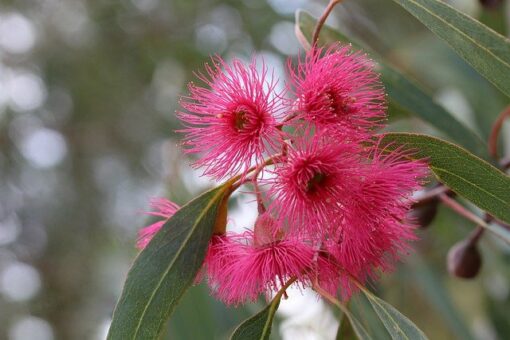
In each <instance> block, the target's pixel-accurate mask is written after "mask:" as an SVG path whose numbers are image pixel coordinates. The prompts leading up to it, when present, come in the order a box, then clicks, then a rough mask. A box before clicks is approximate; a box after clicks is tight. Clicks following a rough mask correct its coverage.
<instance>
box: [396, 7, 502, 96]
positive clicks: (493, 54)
mask: <svg viewBox="0 0 510 340" xmlns="http://www.w3.org/2000/svg"><path fill="white" fill-rule="evenodd" d="M393 1H395V2H396V3H397V4H399V5H400V6H402V7H403V8H404V9H406V10H407V11H408V12H409V13H411V14H412V15H413V16H415V17H416V18H417V19H418V20H420V21H421V22H422V23H423V24H424V25H425V26H427V27H428V28H429V29H430V30H431V31H432V32H433V33H434V34H436V35H437V36H439V37H440V38H442V39H443V40H444V41H446V42H447V43H448V44H449V45H450V46H451V47H452V48H453V50H454V51H455V52H456V53H457V54H459V55H460V56H461V57H462V58H464V59H465V60H466V61H467V62H468V63H469V64H470V65H471V66H473V68H474V69H476V70H477V71H478V72H479V73H480V74H481V75H483V76H484V77H485V78H487V79H488V80H489V81H490V82H492V83H493V84H494V85H495V86H496V87H497V88H499V89H500V90H501V91H502V92H503V93H505V94H506V95H507V96H510V76H509V75H510V40H508V38H505V37H504V36H502V35H501V34H499V33H497V32H495V31H493V30H492V29H490V28H489V27H487V26H485V25H483V24H482V23H480V22H478V21H476V20H474V19H473V18H471V17H469V16H467V15H465V14H463V13H461V12H459V11H458V10H456V9H455V8H453V7H451V6H450V5H448V4H446V3H444V2H443V1H438V0H393Z"/></svg>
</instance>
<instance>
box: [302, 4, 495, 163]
mask: <svg viewBox="0 0 510 340" xmlns="http://www.w3.org/2000/svg"><path fill="white" fill-rule="evenodd" d="M316 21H317V20H316V19H315V18H314V17H312V16H311V15H310V14H308V13H307V12H304V11H298V12H297V13H296V23H297V30H296V31H297V33H298V35H301V37H302V38H301V40H303V39H305V40H306V41H307V42H309V41H310V39H311V36H312V32H313V28H314V27H315V23H316ZM337 41H342V42H346V43H352V44H353V47H354V48H355V49H364V50H369V49H368V48H367V47H366V46H363V47H361V45H360V44H359V43H356V42H355V41H352V40H351V39H348V38H347V37H345V36H344V35H342V34H341V33H339V32H337V31H335V30H333V29H332V28H330V27H327V26H324V27H323V28H322V30H321V34H320V36H319V44H321V45H325V44H331V43H334V42H337ZM370 55H371V56H372V57H373V58H375V59H376V60H377V61H378V63H379V66H380V68H379V72H380V73H381V80H382V82H383V83H384V86H385V88H386V92H387V93H388V97H389V103H388V106H389V107H388V111H389V116H390V118H392V116H393V115H395V114H397V115H398V116H404V115H415V116H417V117H419V118H421V119H422V120H424V121H426V122H427V123H429V124H431V125H432V126H434V127H436V128H437V129H438V130H439V131H441V132H443V133H445V134H446V135H447V136H449V137H451V138H452V139H453V140H454V141H456V142H457V143H459V144H461V145H462V146H464V147H465V148H467V149H468V150H470V151H472V152H474V153H475V154H477V155H479V156H481V157H483V158H488V155H487V147H486V146H485V143H484V142H483V141H482V140H481V139H480V137H478V136H477V135H476V134H475V133H474V132H473V131H471V130H470V129H469V128H467V127H466V126H465V125H464V124H462V123H461V122H459V121H458V120H457V119H456V118H455V117H454V116H453V115H452V114H451V113H450V112H448V111H447V110H446V109H445V108H443V107H442V106H440V105H438V104H436V103H435V102H434V101H433V99H432V97H431V96H430V95H429V94H427V93H426V92H425V91H424V90H423V89H421V88H420V87H419V86H418V84H416V83H415V82H414V81H412V80H410V79H409V78H406V77H405V76H404V75H402V74H401V73H400V72H399V71H397V70H396V69H395V68H393V67H391V66H390V65H388V64H385V63H384V62H382V61H381V58H380V57H378V56H377V55H376V54H375V53H374V52H372V51H370Z"/></svg>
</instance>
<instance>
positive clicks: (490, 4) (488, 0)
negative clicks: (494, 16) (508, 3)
mask: <svg viewBox="0 0 510 340" xmlns="http://www.w3.org/2000/svg"><path fill="white" fill-rule="evenodd" d="M503 2H504V0H480V5H482V6H483V7H485V8H488V9H497V8H499V7H501V4H502V3H503Z"/></svg>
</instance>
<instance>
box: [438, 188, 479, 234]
mask: <svg viewBox="0 0 510 340" xmlns="http://www.w3.org/2000/svg"><path fill="white" fill-rule="evenodd" d="M439 198H440V199H441V201H442V202H443V203H444V204H445V205H446V206H447V207H449V208H450V209H452V210H453V211H455V212H456V213H458V214H459V215H461V216H463V217H465V218H467V219H468V220H470V221H472V222H474V223H476V224H477V225H479V226H482V227H484V226H486V225H487V223H485V221H484V220H482V219H481V218H480V217H478V216H476V215H475V214H474V213H472V212H471V211H469V210H467V209H466V208H464V207H463V206H462V205H461V204H460V203H458V202H457V201H455V200H454V199H452V198H450V197H448V195H446V194H441V195H439Z"/></svg>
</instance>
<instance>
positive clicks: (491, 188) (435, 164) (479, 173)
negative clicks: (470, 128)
mask: <svg viewBox="0 0 510 340" xmlns="http://www.w3.org/2000/svg"><path fill="white" fill-rule="evenodd" d="M383 146H387V147H390V148H393V147H400V146H404V147H405V148H407V149H411V150H413V155H412V157H413V158H417V159H426V160H427V163H428V164H429V167H430V169H431V170H432V171H433V172H434V174H435V175H436V176H437V178H438V179H439V180H440V181H441V182H443V183H444V184H445V185H447V186H448V187H449V188H451V189H452V190H453V191H454V192H456V193H457V194H459V195H461V196H462V197H464V198H466V199H468V200H469V201H471V202H473V203H474V204H476V205H477V206H478V207H480V208H481V209H483V210H485V211H487V212H489V213H490V214H491V215H493V216H495V217H497V218H498V219H500V220H501V221H503V222H506V223H510V177H509V176H508V175H506V174H504V173H503V172H501V171H500V170H499V169H497V168H495V167H494V166H492V165H491V164H489V163H487V162H485V161H484V160H482V159H480V158H478V157H476V156H475V155H473V154H471V153H469V152H468V151H466V150H465V149H462V148H461V147H459V146H457V145H454V144H452V143H450V142H447V141H444V140H441V139H439V138H436V137H432V136H427V135H421V134H411V133H388V134H385V135H384V138H383V139H382V141H381V147H383ZM485 227H487V225H485ZM489 228H490V230H491V231H493V232H495V233H497V234H498V235H499V236H500V237H502V238H504V239H505V240H506V241H507V242H510V238H509V235H510V233H509V232H508V231H507V230H506V229H505V228H498V227H496V226H489Z"/></svg>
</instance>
